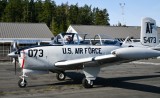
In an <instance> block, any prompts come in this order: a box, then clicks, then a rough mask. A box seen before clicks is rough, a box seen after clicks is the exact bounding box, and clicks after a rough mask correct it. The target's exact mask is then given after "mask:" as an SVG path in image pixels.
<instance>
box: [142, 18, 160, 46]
mask: <svg viewBox="0 0 160 98" xmlns="http://www.w3.org/2000/svg"><path fill="white" fill-rule="evenodd" d="M140 41H141V43H142V45H144V46H150V47H154V46H157V45H158V44H159V38H158V33H157V26H156V21H155V20H154V19H152V18H148V17H145V18H143V19H142V21H141V39H140Z"/></svg>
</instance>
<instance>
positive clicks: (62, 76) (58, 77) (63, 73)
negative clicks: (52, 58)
mask: <svg viewBox="0 0 160 98" xmlns="http://www.w3.org/2000/svg"><path fill="white" fill-rule="evenodd" d="M56 78H57V80H59V81H63V80H65V78H66V74H65V72H58V73H57V74H56Z"/></svg>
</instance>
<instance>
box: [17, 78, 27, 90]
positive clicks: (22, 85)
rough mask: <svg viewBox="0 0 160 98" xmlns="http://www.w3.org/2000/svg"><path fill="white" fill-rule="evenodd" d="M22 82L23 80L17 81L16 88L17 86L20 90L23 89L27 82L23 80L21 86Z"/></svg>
mask: <svg viewBox="0 0 160 98" xmlns="http://www.w3.org/2000/svg"><path fill="white" fill-rule="evenodd" d="M22 81H23V79H20V80H19V81H18V86H19V87H20V88H25V87H26V85H27V81H26V80H24V84H22Z"/></svg>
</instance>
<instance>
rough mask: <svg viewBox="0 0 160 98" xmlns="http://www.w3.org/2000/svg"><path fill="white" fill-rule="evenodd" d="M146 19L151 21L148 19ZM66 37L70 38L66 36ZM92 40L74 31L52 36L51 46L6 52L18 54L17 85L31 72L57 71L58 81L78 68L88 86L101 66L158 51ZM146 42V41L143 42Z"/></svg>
mask: <svg viewBox="0 0 160 98" xmlns="http://www.w3.org/2000/svg"><path fill="white" fill-rule="evenodd" d="M146 22H147V23H149V24H152V21H150V20H149V21H146ZM147 23H146V24H144V25H146V30H147V32H146V33H148V30H149V32H153V29H152V27H149V28H148V24H147ZM68 36H70V38H67V37H68ZM99 37H100V36H99ZM66 38H67V40H66ZM153 39H154V38H153ZM93 42H97V40H94V41H92V42H91V41H86V40H85V37H84V38H83V40H82V37H80V36H79V35H78V34H75V33H61V34H59V35H57V36H56V37H55V39H54V44H52V45H45V46H32V47H28V48H23V49H19V50H17V51H14V52H12V53H10V54H8V56H10V57H13V58H17V57H18V62H19V65H20V67H21V68H22V76H21V79H20V80H19V82H18V85H19V87H21V88H23V87H26V85H27V81H26V77H27V75H28V74H30V73H39V74H46V73H49V72H53V73H57V75H56V76H57V79H58V80H64V79H65V77H66V75H65V70H77V69H81V70H83V73H84V74H85V78H84V79H83V80H82V84H83V86H84V87H85V88H91V87H93V81H94V80H95V79H96V77H97V75H98V73H99V72H100V68H101V67H106V66H109V65H115V64H121V63H125V62H130V61H135V60H139V59H146V58H153V57H158V56H160V51H157V50H155V49H153V48H146V47H122V44H121V43H119V42H118V41H115V40H113V41H112V43H110V44H109V45H106V44H107V42H105V41H103V40H102V39H101V38H99V42H100V44H94V45H93V44H92V43H93ZM147 43H148V40H147V41H146V44H145V45H147ZM153 43H154V41H153ZM148 44H149V43H148ZM15 68H16V63H15ZM15 72H16V69H15Z"/></svg>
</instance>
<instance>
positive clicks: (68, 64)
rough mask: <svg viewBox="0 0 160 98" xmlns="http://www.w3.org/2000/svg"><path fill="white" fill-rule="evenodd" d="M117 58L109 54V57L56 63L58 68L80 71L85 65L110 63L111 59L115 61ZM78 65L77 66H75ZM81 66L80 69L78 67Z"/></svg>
mask: <svg viewBox="0 0 160 98" xmlns="http://www.w3.org/2000/svg"><path fill="white" fill-rule="evenodd" d="M115 58H116V56H115V55H112V54H109V55H102V56H96V57H88V58H81V59H74V60H67V61H60V62H57V63H55V66H56V67H61V68H64V67H65V68H68V69H71V68H73V69H74V67H76V69H78V68H79V67H82V66H83V65H84V63H89V62H95V61H97V62H98V61H103V60H105V61H108V60H111V59H115ZM75 65H77V66H75ZM78 66H79V67H78Z"/></svg>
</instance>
